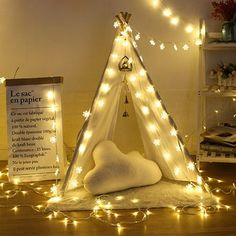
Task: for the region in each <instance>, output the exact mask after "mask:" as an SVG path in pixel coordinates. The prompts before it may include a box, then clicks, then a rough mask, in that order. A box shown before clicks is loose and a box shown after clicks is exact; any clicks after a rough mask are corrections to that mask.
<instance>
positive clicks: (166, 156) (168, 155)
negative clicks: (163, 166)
mask: <svg viewBox="0 0 236 236" xmlns="http://www.w3.org/2000/svg"><path fill="white" fill-rule="evenodd" d="M163 157H164V158H165V160H166V161H168V160H170V158H171V155H170V153H169V152H164V153H163Z"/></svg>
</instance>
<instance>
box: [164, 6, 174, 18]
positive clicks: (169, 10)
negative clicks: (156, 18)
mask: <svg viewBox="0 0 236 236" xmlns="http://www.w3.org/2000/svg"><path fill="white" fill-rule="evenodd" d="M162 14H163V16H165V17H170V16H171V15H172V11H171V9H170V8H165V9H164V10H163V12H162Z"/></svg>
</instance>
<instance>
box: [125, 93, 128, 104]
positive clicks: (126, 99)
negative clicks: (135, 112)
mask: <svg viewBox="0 0 236 236" xmlns="http://www.w3.org/2000/svg"><path fill="white" fill-rule="evenodd" d="M125 104H129V100H128V97H127V95H125Z"/></svg>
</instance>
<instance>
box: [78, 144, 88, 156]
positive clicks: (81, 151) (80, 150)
mask: <svg viewBox="0 0 236 236" xmlns="http://www.w3.org/2000/svg"><path fill="white" fill-rule="evenodd" d="M85 148H86V147H85V145H84V144H80V146H79V153H80V155H82V154H83V153H84V151H85Z"/></svg>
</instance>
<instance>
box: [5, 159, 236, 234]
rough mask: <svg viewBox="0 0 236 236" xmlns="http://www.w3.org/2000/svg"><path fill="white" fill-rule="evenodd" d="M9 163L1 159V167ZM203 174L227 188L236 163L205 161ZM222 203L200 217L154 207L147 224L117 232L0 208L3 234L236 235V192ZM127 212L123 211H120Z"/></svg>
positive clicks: (23, 200)
mask: <svg viewBox="0 0 236 236" xmlns="http://www.w3.org/2000/svg"><path fill="white" fill-rule="evenodd" d="M5 165H6V162H0V170H1V169H2V168H3V167H4V166H5ZM202 169H203V170H204V172H203V175H206V176H210V177H215V178H219V179H222V180H224V182H223V183H221V184H217V185H219V186H220V187H223V188H226V187H227V186H228V185H229V184H230V183H232V182H236V165H228V164H205V165H204V166H203V167H202ZM219 196H221V198H222V200H223V203H224V204H227V205H230V206H232V209H231V210H229V211H228V212H227V211H226V210H224V211H222V212H219V213H215V214H212V215H209V216H208V217H207V218H201V217H200V216H199V215H178V214H175V213H173V211H172V210H170V209H155V210H152V212H153V213H154V214H153V215H150V217H149V219H148V220H147V221H145V222H144V223H140V224H137V225H131V226H129V227H126V228H125V229H122V230H121V231H120V232H118V229H117V228H116V227H112V226H109V225H106V224H104V223H101V222H99V221H97V220H95V219H90V220H87V221H83V222H80V223H78V225H77V226H74V225H67V226H65V225H64V224H63V223H62V222H61V221H60V220H54V219H53V220H49V219H47V218H46V217H45V215H42V214H41V213H37V212H35V211H33V210H31V209H30V208H24V209H19V210H18V211H17V212H14V211H13V210H11V209H9V208H0V236H28V235H30V236H31V235H32V236H41V235H42V236H64V235H70V236H74V235H79V236H95V235H99V236H100V235H101V236H103V235H104V236H113V235H127V236H133V235H135V236H143V235H168V236H170V235H173V236H183V235H216V236H220V235H222V236H226V235H232V236H233V235H234V236H235V235H236V195H222V194H219ZM42 202H43V198H42V197H40V196H38V195H36V194H33V193H30V194H27V195H26V196H25V197H23V196H22V195H21V194H19V195H17V196H16V197H15V198H13V199H8V200H4V199H0V205H5V206H7V205H11V204H13V205H14V204H30V203H34V204H40V203H42ZM122 212H123V213H124V211H121V213H122ZM73 214H75V215H76V216H87V215H88V212H76V213H73Z"/></svg>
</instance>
